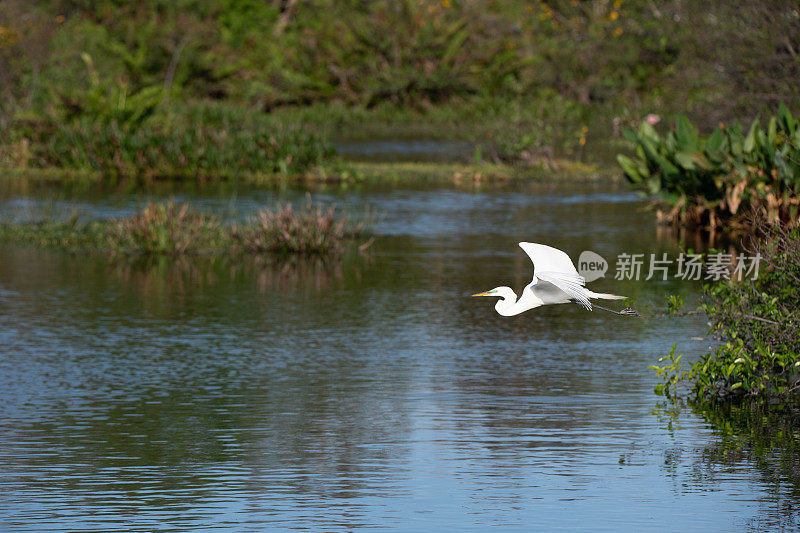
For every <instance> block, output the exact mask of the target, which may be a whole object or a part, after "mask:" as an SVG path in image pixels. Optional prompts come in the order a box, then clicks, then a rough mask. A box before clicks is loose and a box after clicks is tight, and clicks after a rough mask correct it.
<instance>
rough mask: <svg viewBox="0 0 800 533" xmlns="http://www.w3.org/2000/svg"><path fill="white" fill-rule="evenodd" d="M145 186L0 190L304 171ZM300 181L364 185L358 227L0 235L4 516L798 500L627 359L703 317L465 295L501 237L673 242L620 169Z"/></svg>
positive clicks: (698, 346) (241, 210) (64, 199)
mask: <svg viewBox="0 0 800 533" xmlns="http://www.w3.org/2000/svg"><path fill="white" fill-rule="evenodd" d="M162 188H163V190H161V191H159V192H157V193H148V194H147V195H145V194H143V193H139V192H137V191H136V190H114V189H109V190H94V189H92V188H87V189H81V188H77V189H57V190H51V189H48V188H46V187H44V186H31V188H25V189H22V190H20V189H18V188H13V187H5V189H4V190H3V192H1V193H0V210H2V214H3V216H4V217H6V218H26V217H31V216H38V214H40V213H42V212H44V211H48V212H53V213H56V214H68V213H69V212H70V211H71V210H72V209H74V208H78V209H79V210H80V212H81V213H83V214H84V216H90V217H91V216H95V217H106V216H111V215H120V214H130V213H132V212H133V211H134V210H135V209H136V208H137V207H138V206H140V205H141V204H142V203H143V202H145V201H146V200H148V199H152V198H155V197H158V196H161V197H170V196H171V197H174V198H176V199H177V200H189V201H192V202H195V203H196V204H197V205H200V206H202V208H203V209H208V210H211V211H215V212H218V213H220V214H222V215H223V216H225V217H234V218H235V217H241V216H246V215H248V214H251V213H253V212H254V211H255V209H256V208H258V207H260V206H263V205H271V204H273V203H274V202H275V201H276V200H279V199H280V200H291V201H298V200H300V199H302V197H303V194H304V193H303V192H302V191H298V190H293V189H281V190H264V189H261V190H259V189H249V188H236V187H233V186H231V185H224V186H219V187H213V186H210V187H207V188H205V189H200V190H198V189H191V190H189V189H181V188H179V187H177V186H170V185H164V186H162ZM314 198H315V199H316V200H320V201H323V202H326V203H335V204H336V205H337V206H339V207H340V208H344V209H345V210H347V211H348V212H350V213H354V214H356V215H359V214H360V213H363V212H364V211H365V208H366V207H367V206H368V207H369V208H370V209H372V210H373V211H374V212H376V213H378V217H377V219H376V220H375V222H374V224H373V226H372V228H373V231H374V234H375V238H376V239H375V242H374V244H373V245H372V246H371V247H370V248H369V249H368V251H367V253H365V254H364V255H358V254H355V253H351V254H348V255H346V256H345V257H344V258H343V259H342V260H340V261H330V262H328V263H322V262H317V261H300V262H294V263H289V264H283V265H274V264H270V263H267V262H264V261H258V260H248V261H238V262H237V261H232V260H229V259H224V258H217V259H194V260H188V261H182V262H181V261H179V262H174V261H171V260H163V261H156V262H154V263H153V264H149V265H142V264H131V263H129V262H125V261H119V260H112V259H110V258H106V257H97V256H89V257H87V256H83V255H70V254H66V253H60V252H52V251H41V250H32V249H19V248H14V247H9V246H5V247H2V248H0V373H1V374H0V375H2V385H3V386H2V389H0V464H1V465H2V467H0V468H1V469H0V530H2V531H99V530H102V531H117V530H118V531H190V530H197V531H214V530H219V531H264V530H270V529H290V528H305V529H312V530H350V529H369V528H375V529H381V530H384V529H396V530H406V531H423V530H455V531H470V530H472V531H482V530H485V529H487V528H489V527H492V526H497V527H499V528H500V529H502V530H519V531H530V530H546V531H555V530H563V531H575V530H609V531H619V530H637V531H642V530H659V531H661V530H663V529H664V528H665V527H668V528H669V529H670V530H675V531H735V530H742V529H770V528H775V527H785V526H786V524H787V523H789V522H791V523H796V516H797V515H796V514H794V515H792V513H796V509H797V502H798V498H797V494H796V491H795V492H793V490H792V486H793V485H792V483H793V482H796V480H795V481H793V480H791V479H783V478H781V477H780V476H776V475H774V472H775V471H774V470H770V469H769V468H766V467H765V466H764V465H765V461H769V459H770V458H769V454H767V457H766V458H764V457H754V456H751V455H748V454H746V453H744V454H740V456H739V457H738V458H736V459H733V460H729V461H718V460H714V457H716V454H709V450H713V449H716V447H718V446H719V443H720V439H721V429H720V428H718V427H716V426H715V425H714V424H712V423H710V422H708V421H706V419H704V418H703V417H701V416H700V415H697V414H694V413H693V412H691V411H690V410H683V411H681V412H680V414H679V415H678V416H677V419H673V418H671V417H670V416H668V415H667V414H666V413H665V412H663V411H661V410H659V398H658V397H656V396H655V395H654V394H653V392H652V391H653V386H654V385H655V383H656V378H655V376H654V374H653V372H652V371H651V370H649V369H648V368H647V366H648V365H649V364H654V363H655V362H656V361H657V360H658V358H659V357H661V356H662V355H665V354H666V353H667V352H668V351H669V349H670V347H671V346H672V344H673V343H674V342H677V343H678V350H679V351H683V352H685V353H686V354H687V357H688V358H691V357H695V356H697V355H698V354H700V353H702V352H703V351H704V350H706V349H707V347H708V345H709V343H710V342H711V341H709V340H707V339H705V340H692V337H694V338H697V337H704V336H705V334H706V325H705V323H704V321H703V319H702V318H699V317H687V318H680V319H663V318H662V319H631V318H625V317H619V316H615V315H611V314H609V313H605V312H602V311H594V312H587V311H585V310H583V309H582V308H580V307H578V306H552V307H549V308H544V309H538V310H534V311H530V312H528V313H525V314H523V315H521V316H518V317H513V318H504V317H500V316H498V315H497V314H496V313H495V312H494V309H493V300H492V301H490V299H488V298H481V299H477V298H475V299H473V298H469V295H470V294H471V293H473V292H478V291H483V290H487V289H490V288H492V287H495V286H498V285H511V286H512V287H514V288H515V289H517V290H519V289H521V288H522V287H523V286H524V285H525V284H527V283H528V282H529V280H530V275H531V265H530V263H529V261H528V259H527V257H526V256H525V255H524V253H523V252H522V250H520V249H519V248H518V247H517V246H516V243H517V242H518V241H521V240H527V241H533V242H541V243H547V244H551V245H553V246H556V247H559V248H562V249H564V250H566V251H568V252H569V253H570V255H571V256H572V257H573V258H577V256H578V254H579V253H580V252H581V251H583V250H593V251H595V252H597V253H599V254H600V255H602V256H603V257H605V258H607V259H609V260H612V259H614V258H615V257H616V256H617V255H618V254H619V253H623V252H624V253H646V254H650V253H652V252H655V253H658V254H661V253H662V252H666V253H668V254H670V255H671V256H674V255H675V253H676V251H677V246H676V244H675V242H673V241H672V240H670V239H669V238H664V239H659V238H658V236H657V232H656V229H655V226H654V224H653V220H652V214H650V213H647V212H642V211H641V210H640V208H642V206H643V203H642V201H641V200H639V199H638V198H637V196H636V195H635V194H632V193H630V192H628V191H626V190H624V189H620V190H614V189H608V188H594V187H591V186H576V185H569V186H563V187H552V186H551V187H548V186H542V185H527V186H517V187H509V188H506V189H499V190H484V191H481V190H454V189H452V188H416V189H413V188H410V189H407V190H396V189H395V190H382V189H380V188H375V187H372V188H370V187H365V188H361V189H355V190H349V191H348V190H341V189H333V190H320V191H316V192H315V193H314ZM612 270H613V267H612ZM609 274H610V277H607V278H606V279H601V280H598V281H596V282H594V283H592V285H591V286H592V288H593V289H594V290H596V291H602V292H615V293H620V294H625V295H629V296H632V297H635V298H636V306H637V307H638V308H640V309H641V310H645V311H646V310H648V304H650V305H652V308H651V310H655V309H656V308H658V307H660V305H661V304H660V302H661V300H662V298H663V296H664V295H665V294H667V293H671V292H677V293H680V294H683V295H684V297H685V298H686V299H689V300H691V299H692V298H693V296H694V295H696V294H697V287H698V282H688V281H681V280H675V279H671V280H669V281H657V280H650V281H630V280H626V281H616V280H614V279H613V271H610V272H609ZM612 304H613V302H612ZM795 486H796V485H795ZM787 509H788V510H787ZM792 520H794V522H792ZM787 521H788V522H787Z"/></svg>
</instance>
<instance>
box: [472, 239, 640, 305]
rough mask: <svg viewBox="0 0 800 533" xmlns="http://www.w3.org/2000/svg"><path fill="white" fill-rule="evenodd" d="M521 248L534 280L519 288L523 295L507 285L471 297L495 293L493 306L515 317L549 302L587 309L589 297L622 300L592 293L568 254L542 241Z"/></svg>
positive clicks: (493, 294) (621, 298)
mask: <svg viewBox="0 0 800 533" xmlns="http://www.w3.org/2000/svg"><path fill="white" fill-rule="evenodd" d="M519 246H520V248H522V249H523V250H525V253H526V254H528V257H530V258H531V261H533V281H531V283H530V284H529V285H528V286H527V287H525V288H524V289H523V290H522V295H521V296H520V298H519V300H517V293H515V292H514V290H513V289H511V288H510V287H497V288H494V289H492V290H490V291H486V292H479V293H478V294H473V295H472V296H497V297H500V298H501V299H500V301H498V302H497V303H496V304H495V306H494V308H495V309H496V310H497V312H498V313H500V314H501V315H503V316H514V315H518V314H520V313H523V312H525V311H527V310H529V309H533V308H535V307H540V306H542V305H551V304H567V303H576V304H580V305H582V306H584V307H585V308H586V309H588V310H589V311H591V310H592V307H593V304H592V302H590V301H589V299H590V298H602V299H604V300H623V299H625V298H626V297H625V296H617V295H616V294H604V293H598V292H592V291H590V290H589V289H587V288H586V287H585V285H586V280H585V279H584V278H583V276H581V275H580V274H578V271H577V270H575V265H573V264H572V260H571V259H570V258H569V256H568V255H567V254H566V253H564V252H562V251H561V250H558V249H556V248H553V247H552V246H546V245H544V244H536V243H533V242H521V243H519ZM594 307H597V308H598V309H602V310H604V311H610V312H612V313H616V314H618V315H627V316H639V314H638V313H637V312H636V311H634V310H633V309H630V308H626V309H623V310H622V311H614V310H613V309H607V308H605V307H601V306H599V305H597V304H594Z"/></svg>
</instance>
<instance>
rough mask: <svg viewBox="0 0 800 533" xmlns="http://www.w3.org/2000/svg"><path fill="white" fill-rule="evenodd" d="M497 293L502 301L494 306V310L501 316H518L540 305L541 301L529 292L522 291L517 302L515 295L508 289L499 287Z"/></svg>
mask: <svg viewBox="0 0 800 533" xmlns="http://www.w3.org/2000/svg"><path fill="white" fill-rule="evenodd" d="M497 291H498V295H499V296H501V297H502V298H503V299H502V300H500V301H498V302H497V303H496V304H495V305H494V309H495V311H497V312H498V313H499V314H501V315H503V316H514V315H518V314H520V313H523V312H525V311H527V310H528V309H533V308H534V307H538V306H540V305H542V301H541V300H539V299H538V298H537V297H536V296H535V295H534V294H533V292H532V291H530V290H523V291H522V296H520V298H519V300H517V293H515V292H514V290H513V289H511V288H510V287H500V288H498V289H497Z"/></svg>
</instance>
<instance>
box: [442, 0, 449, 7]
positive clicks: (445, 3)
mask: <svg viewBox="0 0 800 533" xmlns="http://www.w3.org/2000/svg"><path fill="white" fill-rule="evenodd" d="M442 7H443V8H445V9H447V8H448V7H450V0H442Z"/></svg>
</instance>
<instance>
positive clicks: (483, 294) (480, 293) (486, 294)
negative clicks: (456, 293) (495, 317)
mask: <svg viewBox="0 0 800 533" xmlns="http://www.w3.org/2000/svg"><path fill="white" fill-rule="evenodd" d="M476 296H491V293H489V292H488V291H487V292H479V293H478V294H473V295H472V297H473V298H475V297H476Z"/></svg>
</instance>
